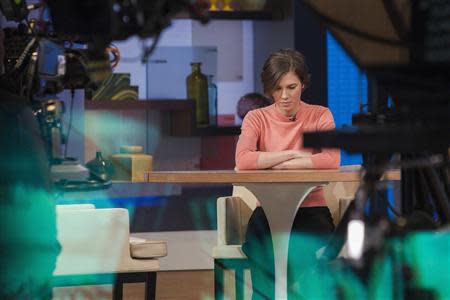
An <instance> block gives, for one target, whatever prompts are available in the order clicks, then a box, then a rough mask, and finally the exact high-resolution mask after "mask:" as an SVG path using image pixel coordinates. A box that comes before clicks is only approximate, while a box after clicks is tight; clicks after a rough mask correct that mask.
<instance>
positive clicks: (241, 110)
mask: <svg viewBox="0 0 450 300" xmlns="http://www.w3.org/2000/svg"><path fill="white" fill-rule="evenodd" d="M271 104H272V100H270V99H269V98H267V97H266V96H264V95H263V94H260V93H248V94H245V95H244V96H242V97H241V98H240V99H239V101H238V104H237V115H238V116H239V118H241V119H242V120H243V119H244V117H245V115H246V114H247V113H248V112H249V111H251V110H254V109H257V108H261V107H266V106H269V105H271Z"/></svg>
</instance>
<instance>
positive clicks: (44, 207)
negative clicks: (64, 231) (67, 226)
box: [0, 184, 60, 299]
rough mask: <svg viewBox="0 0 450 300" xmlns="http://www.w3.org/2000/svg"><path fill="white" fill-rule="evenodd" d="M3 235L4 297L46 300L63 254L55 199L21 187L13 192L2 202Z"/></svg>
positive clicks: (0, 281) (1, 280)
mask: <svg viewBox="0 0 450 300" xmlns="http://www.w3.org/2000/svg"><path fill="white" fill-rule="evenodd" d="M3 196H6V195H5V194H3ZM0 232H1V241H0V248H1V251H0V252H1V255H0V266H1V271H0V286H1V289H2V291H1V293H0V294H1V295H2V296H4V297H6V299H41V298H39V297H40V296H42V297H45V294H46V293H47V291H46V289H48V288H49V284H50V279H51V278H52V273H53V270H54V268H55V265H56V257H57V256H58V254H59V251H60V246H59V243H58V241H57V240H56V214H55V200H54V198H53V197H52V195H51V194H49V193H48V192H47V191H45V190H44V189H37V188H33V187H28V186H25V185H21V184H18V185H16V187H15V188H11V192H10V193H8V195H7V197H5V198H4V197H2V199H1V201H0ZM49 291H51V289H50V290H49ZM0 298H1V297H0ZM2 299H5V298H2ZM42 299H44V298H42Z"/></svg>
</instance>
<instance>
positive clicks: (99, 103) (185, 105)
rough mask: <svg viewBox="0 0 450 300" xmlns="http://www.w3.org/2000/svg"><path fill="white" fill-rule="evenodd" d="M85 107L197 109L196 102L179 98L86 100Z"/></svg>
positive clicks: (107, 108)
mask: <svg viewBox="0 0 450 300" xmlns="http://www.w3.org/2000/svg"><path fill="white" fill-rule="evenodd" d="M84 107H85V109H87V110H102V109H105V110H141V109H153V110H168V111H188V110H195V102H194V101H188V100H179V99H161V100H159V99H151V100H146V99H144V100H138V101H136V100H116V101H111V100H96V101H92V100H86V101H85V102H84Z"/></svg>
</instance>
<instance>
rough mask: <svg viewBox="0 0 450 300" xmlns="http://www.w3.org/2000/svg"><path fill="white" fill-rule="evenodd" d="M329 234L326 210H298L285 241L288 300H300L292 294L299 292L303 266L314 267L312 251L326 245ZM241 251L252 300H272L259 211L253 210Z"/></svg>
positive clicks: (265, 227) (267, 245)
mask: <svg viewBox="0 0 450 300" xmlns="http://www.w3.org/2000/svg"><path fill="white" fill-rule="evenodd" d="M333 231H334V224H333V219H332V217H331V214H330V210H329V209H328V207H306V208H300V209H299V210H298V212H297V215H296V217H295V219H294V223H293V226H292V231H291V237H290V240H289V254H288V278H287V281H288V290H289V293H288V294H289V299H299V298H301V297H300V296H299V295H298V294H297V293H296V292H295V291H296V290H298V289H299V281H300V280H299V278H301V274H302V272H303V271H304V269H305V268H307V266H311V265H313V264H314V262H315V261H316V251H317V250H318V249H320V248H321V247H323V246H325V245H326V239H325V237H327V236H328V235H330V234H331V233H333ZM318 237H322V239H320V238H318ZM242 250H243V251H244V253H245V254H246V255H247V257H248V259H249V264H250V271H251V278H252V286H253V296H252V299H253V300H255V299H275V281H274V274H275V263H274V255H273V243H272V239H271V237H270V229H269V224H268V222H267V219H266V215H265V214H264V211H263V209H262V208H261V207H257V208H256V209H255V210H254V212H253V214H252V216H251V217H250V220H249V224H248V227H247V232H246V235H245V242H244V244H243V245H242ZM300 289H301V287H300Z"/></svg>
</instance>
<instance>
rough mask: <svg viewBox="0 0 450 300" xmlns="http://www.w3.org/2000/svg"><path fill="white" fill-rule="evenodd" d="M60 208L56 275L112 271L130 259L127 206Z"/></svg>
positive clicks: (58, 211)
mask: <svg viewBox="0 0 450 300" xmlns="http://www.w3.org/2000/svg"><path fill="white" fill-rule="evenodd" d="M86 208H87V209H75V207H72V209H58V210H57V230H58V232H57V236H58V240H59V242H60V244H61V247H62V249H61V254H60V255H59V256H58V259H57V262H56V269H55V272H54V275H76V274H91V273H113V272H115V271H117V270H120V269H121V268H122V267H123V265H124V264H126V263H127V260H130V259H131V258H130V257H131V256H130V246H129V219H128V210H126V209H123V208H108V209H91V208H88V207H86Z"/></svg>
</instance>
